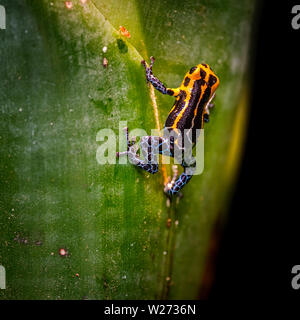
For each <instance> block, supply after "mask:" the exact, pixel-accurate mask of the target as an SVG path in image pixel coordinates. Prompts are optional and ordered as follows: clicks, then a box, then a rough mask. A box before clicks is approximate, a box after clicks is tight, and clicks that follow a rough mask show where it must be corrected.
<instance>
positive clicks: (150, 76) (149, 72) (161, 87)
mask: <svg viewBox="0 0 300 320" xmlns="http://www.w3.org/2000/svg"><path fill="white" fill-rule="evenodd" d="M150 60H151V64H150V67H147V65H146V62H145V60H142V61H141V64H142V65H143V66H144V67H145V69H146V78H147V83H149V82H151V84H152V85H153V87H154V88H155V89H156V90H158V91H159V92H161V93H162V94H168V95H169V96H174V97H176V96H178V95H179V93H180V89H179V88H176V89H172V88H166V86H165V85H164V84H163V83H162V82H161V81H160V80H159V79H158V78H157V77H155V76H154V75H153V72H152V67H153V64H154V61H155V58H154V57H150Z"/></svg>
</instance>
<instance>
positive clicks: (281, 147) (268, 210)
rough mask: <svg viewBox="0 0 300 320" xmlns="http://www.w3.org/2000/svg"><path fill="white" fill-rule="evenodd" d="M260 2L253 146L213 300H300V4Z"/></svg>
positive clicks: (245, 164) (250, 145) (221, 254)
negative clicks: (295, 284)
mask: <svg viewBox="0 0 300 320" xmlns="http://www.w3.org/2000/svg"><path fill="white" fill-rule="evenodd" d="M260 3H261V4H260V8H259V11H260V12H259V17H260V18H259V19H257V20H256V21H255V32H254V35H253V45H254V47H253V53H252V63H251V65H252V66H253V72H254V73H253V85H252V88H253V96H252V101H251V104H250V108H251V117H250V125H249V130H248V137H247V143H246V149H245V153H244V157H243V161H242V168H241V171H240V176H239V179H238V184H237V187H236V191H235V194H234V198H233V201H232V204H231V209H230V212H229V221H228V224H227V226H226V228H225V231H224V232H223V236H222V237H221V241H220V243H221V245H220V248H219V254H218V256H217V263H216V265H217V270H216V279H215V282H214V286H213V290H212V291H211V293H210V298H218V299H220V298H221V299H233V298H234V300H235V301H236V299H242V300H249V299H248V298H250V299H252V300H253V303H255V302H257V301H258V300H260V301H265V300H266V299H272V300H273V301H274V299H279V300H280V301H282V300H283V299H284V300H288V301H291V302H292V301H293V300H294V299H298V300H299V302H300V290H294V289H292V287H291V279H292V274H291V269H292V267H293V266H294V265H296V264H300V219H299V216H300V211H299V205H298V201H297V199H300V195H299V187H298V172H299V169H298V168H297V166H296V164H298V163H299V161H298V160H299V156H298V152H297V151H298V149H299V141H298V136H299V134H298V129H299V128H300V118H299V108H300V45H299V44H300V29H299V30H293V28H292V26H291V20H292V17H293V16H294V15H293V14H292V13H291V10H292V7H293V6H294V5H296V4H299V5H300V1H298V3H297V2H296V1H264V2H262V1H260ZM273 308H275V309H276V305H273Z"/></svg>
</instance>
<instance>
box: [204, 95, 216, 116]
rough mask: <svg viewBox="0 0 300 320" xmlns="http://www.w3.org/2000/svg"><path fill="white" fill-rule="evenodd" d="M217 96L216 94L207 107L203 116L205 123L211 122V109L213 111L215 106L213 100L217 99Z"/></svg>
mask: <svg viewBox="0 0 300 320" xmlns="http://www.w3.org/2000/svg"><path fill="white" fill-rule="evenodd" d="M215 95H216V94H215V93H214V94H213V95H212V97H211V98H210V99H209V101H208V102H207V104H206V106H205V109H204V114H203V120H204V121H205V122H209V114H210V109H212V108H213V107H214V106H215V104H214V103H213V102H212V100H213V99H214V98H215Z"/></svg>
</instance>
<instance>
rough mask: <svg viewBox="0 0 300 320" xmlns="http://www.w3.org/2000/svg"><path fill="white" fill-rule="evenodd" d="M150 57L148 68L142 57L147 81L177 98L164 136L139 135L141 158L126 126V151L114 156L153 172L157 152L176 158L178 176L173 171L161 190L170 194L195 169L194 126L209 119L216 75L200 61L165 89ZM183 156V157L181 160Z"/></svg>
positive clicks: (174, 193)
mask: <svg viewBox="0 0 300 320" xmlns="http://www.w3.org/2000/svg"><path fill="white" fill-rule="evenodd" d="M150 59H151V64H150V66H149V67H147V65H146V62H145V61H144V60H143V61H141V63H142V64H143V66H144V67H145V70H146V79H147V83H149V82H150V83H151V84H152V85H153V86H154V88H155V89H156V90H158V91H159V92H161V93H162V94H167V95H170V96H173V97H175V98H176V100H175V102H174V104H173V107H172V108H171V110H170V112H169V115H168V117H167V120H166V122H165V125H164V129H163V130H164V131H163V132H164V133H163V135H162V136H143V137H141V139H140V145H141V152H142V154H143V157H144V159H143V160H142V159H141V158H140V156H139V155H138V154H137V150H138V146H137V145H136V141H135V138H132V139H131V140H130V139H129V136H128V128H124V130H125V134H126V139H127V151H125V152H117V157H119V156H121V155H127V156H128V159H129V160H130V162H131V163H132V164H134V165H136V166H138V167H140V168H142V169H144V170H146V171H148V172H150V173H152V174H154V173H156V172H157V171H158V162H157V157H158V154H162V155H165V156H170V157H174V158H176V159H177V160H178V159H179V161H180V162H179V163H180V164H181V166H182V167H183V170H184V172H183V173H182V174H181V175H180V176H179V177H178V179H177V171H175V172H174V176H173V179H172V180H171V181H170V182H169V183H166V185H165V187H164V192H165V193H166V194H167V195H169V196H173V195H176V194H178V192H179V191H180V190H181V189H182V188H183V187H184V185H186V184H187V183H188V182H189V181H190V180H191V178H192V176H193V173H194V172H195V168H196V161H195V159H194V158H193V156H192V148H193V147H194V146H195V144H196V142H197V130H196V129H203V124H204V122H208V121H209V109H210V108H212V107H213V103H212V100H213V98H214V97H215V91H216V89H217V88H218V86H219V78H218V77H217V76H216V74H215V73H214V71H213V70H212V69H211V68H210V66H209V65H207V64H205V63H201V64H198V65H197V66H194V67H192V68H191V69H190V70H189V71H188V72H187V73H186V75H185V77H184V79H183V81H182V83H181V85H180V87H178V88H175V89H171V88H167V87H166V86H165V85H164V84H163V83H162V82H161V81H160V80H159V79H158V78H157V77H155V76H154V75H153V72H152V67H153V63H154V60H155V59H154V57H151V58H150ZM170 132H171V133H172V134H170ZM183 155H184V160H182V158H183V157H182V156H183ZM187 155H188V156H187Z"/></svg>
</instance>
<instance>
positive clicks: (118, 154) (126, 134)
mask: <svg viewBox="0 0 300 320" xmlns="http://www.w3.org/2000/svg"><path fill="white" fill-rule="evenodd" d="M123 131H124V132H125V136H126V142H127V151H124V152H117V153H116V157H117V158H119V157H120V156H126V155H128V152H129V149H130V147H132V146H134V145H135V143H136V137H132V138H131V140H130V139H129V135H128V128H127V127H125V128H123Z"/></svg>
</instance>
